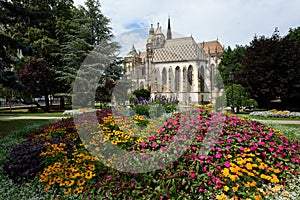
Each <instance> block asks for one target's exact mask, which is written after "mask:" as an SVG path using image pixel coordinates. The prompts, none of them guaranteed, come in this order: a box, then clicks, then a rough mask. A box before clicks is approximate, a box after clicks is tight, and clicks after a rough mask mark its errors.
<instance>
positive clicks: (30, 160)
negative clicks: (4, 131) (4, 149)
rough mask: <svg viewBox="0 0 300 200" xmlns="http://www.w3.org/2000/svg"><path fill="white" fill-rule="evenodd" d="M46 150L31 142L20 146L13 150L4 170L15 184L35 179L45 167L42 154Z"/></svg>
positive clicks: (40, 145) (42, 146)
mask: <svg viewBox="0 0 300 200" xmlns="http://www.w3.org/2000/svg"><path fill="white" fill-rule="evenodd" d="M45 150H46V147H45V146H44V145H42V144H39V143H36V142H31V141H28V142H25V143H23V144H21V145H18V146H16V147H15V148H13V149H12V152H11V154H10V155H9V157H8V158H7V160H6V161H5V163H4V166H3V170H4V171H5V173H6V174H7V175H8V177H9V178H11V179H12V180H14V181H15V182H17V181H20V180H21V179H24V178H25V179H26V178H34V176H35V175H36V173H37V172H39V171H41V170H42V169H43V167H44V166H43V165H42V162H41V161H42V160H41V158H40V154H41V152H42V151H45Z"/></svg>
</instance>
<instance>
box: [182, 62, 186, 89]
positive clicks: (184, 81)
mask: <svg viewBox="0 0 300 200" xmlns="http://www.w3.org/2000/svg"><path fill="white" fill-rule="evenodd" d="M186 79H187V74H186V67H184V68H183V71H182V82H183V83H182V84H183V92H185V89H186Z"/></svg>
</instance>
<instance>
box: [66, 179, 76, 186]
mask: <svg viewBox="0 0 300 200" xmlns="http://www.w3.org/2000/svg"><path fill="white" fill-rule="evenodd" d="M74 183H75V181H74V180H67V181H65V185H66V186H67V187H71V186H72V185H74Z"/></svg>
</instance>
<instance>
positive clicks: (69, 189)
mask: <svg viewBox="0 0 300 200" xmlns="http://www.w3.org/2000/svg"><path fill="white" fill-rule="evenodd" d="M71 191H72V188H66V189H65V190H64V194H70V192H71Z"/></svg>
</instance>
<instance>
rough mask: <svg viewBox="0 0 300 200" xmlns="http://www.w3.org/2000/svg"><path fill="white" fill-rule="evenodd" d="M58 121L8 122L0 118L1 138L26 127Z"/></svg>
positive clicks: (28, 120)
mask: <svg viewBox="0 0 300 200" xmlns="http://www.w3.org/2000/svg"><path fill="white" fill-rule="evenodd" d="M55 121H56V120H49V119H14V120H7V119H1V118H0V127H1V128H0V137H3V136H7V135H9V134H10V133H11V132H12V131H16V130H23V129H25V128H26V127H29V126H34V125H37V124H41V125H43V124H45V125H46V124H49V123H51V122H55Z"/></svg>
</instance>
